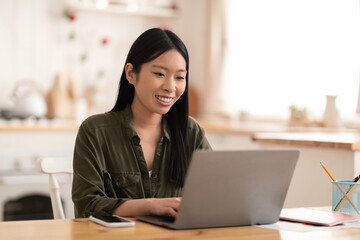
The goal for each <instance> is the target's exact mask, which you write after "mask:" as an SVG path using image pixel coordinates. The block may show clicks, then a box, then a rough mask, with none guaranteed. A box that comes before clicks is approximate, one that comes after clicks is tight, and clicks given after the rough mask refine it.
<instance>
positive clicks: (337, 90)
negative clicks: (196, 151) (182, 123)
mask: <svg viewBox="0 0 360 240" xmlns="http://www.w3.org/2000/svg"><path fill="white" fill-rule="evenodd" d="M226 9H227V14H226V15H227V34H228V35H227V39H228V42H227V43H228V48H227V54H226V55H227V57H226V64H225V74H224V75H225V76H224V83H225V87H224V95H223V98H224V99H225V101H226V103H227V106H228V108H229V110H230V111H231V112H233V113H239V112H240V111H245V112H248V113H250V114H255V115H261V116H281V117H285V116H287V115H288V113H289V106H290V105H292V104H295V105H299V106H304V107H306V108H307V110H308V112H309V115H310V116H311V114H312V115H313V116H314V117H315V118H318V117H321V115H322V113H323V111H324V109H325V104H326V95H327V94H329V95H336V96H338V97H337V100H336V101H337V102H336V104H337V107H338V109H339V111H340V114H341V116H342V117H344V116H351V115H354V114H355V110H356V104H357V98H358V92H359V67H360V14H359V9H360V8H359V1H358V0H346V1H344V0H272V1H268V0H240V1H239V0H228V1H227V6H226ZM225 94H226V95H225Z"/></svg>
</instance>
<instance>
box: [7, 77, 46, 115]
mask: <svg viewBox="0 0 360 240" xmlns="http://www.w3.org/2000/svg"><path fill="white" fill-rule="evenodd" d="M13 98H14V100H15V106H14V111H13V112H14V115H15V116H18V117H20V118H27V117H36V118H42V117H45V116H46V114H47V104H46V101H45V98H44V96H43V94H42V93H41V91H40V90H39V88H38V87H37V85H36V83H35V82H34V81H29V80H27V81H26V80H22V81H18V82H17V83H16V85H15V87H14V90H13Z"/></svg>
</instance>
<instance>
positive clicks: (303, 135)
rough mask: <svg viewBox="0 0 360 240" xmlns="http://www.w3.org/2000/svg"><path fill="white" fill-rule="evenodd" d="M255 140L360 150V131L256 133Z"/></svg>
mask: <svg viewBox="0 0 360 240" xmlns="http://www.w3.org/2000/svg"><path fill="white" fill-rule="evenodd" d="M253 140H254V141H255V142H259V143H272V144H285V145H295V146H307V147H318V148H334V149H346V150H351V151H360V133H357V132H281V133H280V132H277V133H275V132H269V133H255V134H253Z"/></svg>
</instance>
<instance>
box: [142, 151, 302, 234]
mask: <svg viewBox="0 0 360 240" xmlns="http://www.w3.org/2000/svg"><path fill="white" fill-rule="evenodd" d="M298 157H299V151H298V150H250V151H196V152H195V153H194V154H193V156H192V160H191V163H190V166H189V169H188V172H187V176H186V180H185V185H184V194H183V198H182V201H181V205H180V208H179V212H178V216H177V217H176V218H175V219H174V218H172V217H162V216H136V218H138V219H139V220H142V221H145V222H149V223H153V224H157V225H160V226H164V227H168V228H172V229H190V228H210V227H229V226H244V225H256V224H271V223H274V222H276V221H278V220H279V216H280V211H281V209H282V207H283V204H284V201H285V197H286V193H287V191H288V188H289V185H290V181H291V178H292V175H293V173H294V170H295V165H296V162H297V159H298Z"/></svg>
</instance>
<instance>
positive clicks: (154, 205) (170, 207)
mask: <svg viewBox="0 0 360 240" xmlns="http://www.w3.org/2000/svg"><path fill="white" fill-rule="evenodd" d="M181 200H182V198H181V197H174V198H150V199H148V204H149V210H150V212H149V214H150V215H160V216H172V217H176V216H177V212H178V210H179V207H180V203H181Z"/></svg>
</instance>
